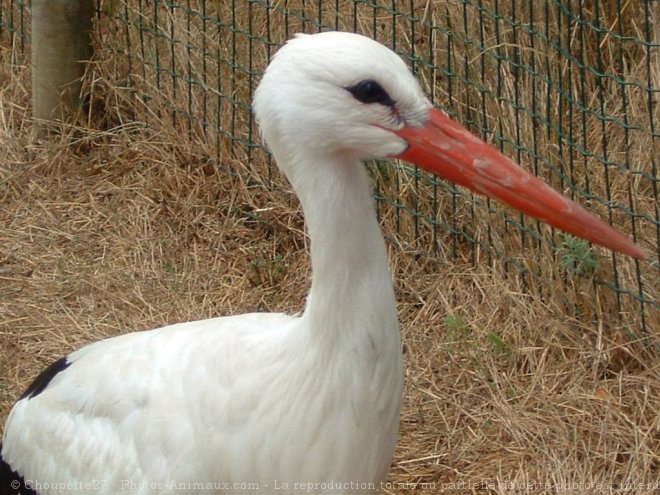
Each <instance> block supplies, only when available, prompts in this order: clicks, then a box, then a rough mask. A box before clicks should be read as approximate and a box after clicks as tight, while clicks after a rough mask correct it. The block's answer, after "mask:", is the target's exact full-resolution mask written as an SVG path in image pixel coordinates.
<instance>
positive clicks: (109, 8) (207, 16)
mask: <svg viewBox="0 0 660 495" xmlns="http://www.w3.org/2000/svg"><path fill="white" fill-rule="evenodd" d="M1 1H2V3H1V6H2V7H1V9H0V41H1V46H2V56H3V57H11V60H12V63H14V64H16V66H20V65H25V64H29V60H30V58H29V57H30V37H29V32H30V28H29V21H30V13H29V12H30V2H29V1H27V0H1ZM659 23H660V2H658V1H653V0H638V1H637V0H635V1H631V0H562V1H559V0H542V1H531V0H528V1H523V0H442V1H441V0H406V1H403V0H391V1H388V2H386V1H382V0H380V1H367V0H353V1H347V0H289V1H287V0H280V1H277V0H271V1H268V0H242V1H236V0H233V1H229V0H207V1H202V0H187V1H173V0H160V1H158V0H98V1H97V2H96V15H95V23H94V25H95V30H94V34H93V38H94V41H93V43H94V51H95V55H94V63H92V64H91V65H90V69H89V71H88V77H87V82H86V86H85V90H86V91H87V92H88V94H90V95H91V96H90V101H92V102H93V103H92V104H91V105H90V106H89V108H88V109H87V112H88V113H87V115H86V117H87V121H86V123H87V124H90V125H95V126H102V127H105V128H107V129H115V130H118V129H121V128H122V126H124V125H127V124H129V123H135V122H139V123H141V124H143V125H144V126H145V127H148V128H149V129H150V130H153V131H155V132H166V130H167V129H169V130H171V129H175V130H176V132H177V133H178V139H179V140H181V142H186V143H190V145H191V146H190V149H191V153H194V154H196V156H197V159H199V157H200V156H202V155H203V156H202V159H203V161H206V162H208V163H212V164H213V165H214V166H216V167H219V168H220V169H222V170H223V171H225V172H227V173H243V174H245V173H248V174H249V175H250V180H255V181H257V182H259V183H264V184H266V185H268V186H270V187H274V188H276V187H285V186H282V184H281V182H279V181H280V179H279V178H278V176H277V174H276V173H275V172H274V165H273V164H272V163H271V161H270V158H269V156H268V154H267V152H266V150H264V149H263V147H262V146H261V145H260V144H259V140H258V136H257V134H256V129H255V126H254V122H253V117H252V114H251V112H250V102H251V95H252V92H253V90H254V89H255V87H256V85H257V84H258V81H259V78H260V75H261V73H262V72H263V70H264V68H265V67H266V64H267V61H268V59H269V57H270V56H271V55H272V54H273V53H274V52H275V51H276V50H277V48H278V47H279V46H280V45H281V44H282V43H284V41H285V40H286V39H287V38H289V37H290V36H292V35H293V34H294V33H298V32H306V33H312V32H317V31H324V30H333V29H341V30H348V31H355V32H359V33H362V34H365V35H367V36H370V37H372V38H375V39H377V40H378V41H380V42H382V43H384V44H386V45H388V46H390V47H391V48H393V49H394V50H396V51H397V52H398V53H399V54H401V56H402V57H403V58H404V59H405V60H406V61H407V62H408V63H409V65H410V66H411V68H412V69H413V71H414V72H415V73H416V74H417V76H418V77H419V79H420V81H421V82H422V85H423V86H424V88H425V90H426V91H427V92H428V93H429V94H430V95H431V97H432V99H433V101H434V103H435V104H436V105H438V106H440V107H442V108H443V109H444V110H446V111H447V112H448V113H449V114H451V115H452V116H454V117H455V118H456V119H458V120H459V121H460V122H462V123H464V124H465V125H467V126H468V127H470V128H471V129H472V130H473V131H474V132H475V133H476V134H478V135H480V136H482V137H484V138H485V139H487V140H488V141H489V142H491V143H492V144H493V145H494V146H496V147H498V148H499V149H501V150H502V151H503V152H504V153H506V154H507V155H509V156H511V157H512V158H514V159H515V160H516V161H518V162H519V163H520V164H521V165H522V166H524V167H526V168H528V169H530V170H532V171H534V172H535V173H536V174H538V175H541V176H543V177H544V179H545V180H547V181H548V182H550V183H551V184H552V185H553V186H554V187H556V188H558V189H560V190H563V191H564V192H565V193H566V194H568V195H570V196H572V197H573V198H576V199H577V200H578V201H579V202H581V203H583V204H585V205H586V206H587V207H588V208H589V209H591V210H592V211H595V212H596V213H597V214H599V215H601V216H602V217H604V218H606V219H607V220H609V221H610V222H611V223H613V224H614V225H616V226H617V227H618V228H620V229H622V230H623V231H625V232H627V233H629V234H630V235H631V236H632V237H633V238H634V239H635V240H636V241H637V242H638V243H639V244H640V245H641V246H642V247H644V249H646V250H647V251H648V252H649V253H650V255H651V262H637V261H633V260H629V259H626V258H624V257H621V256H618V255H614V254H612V253H609V252H605V251H602V250H596V251H595V252H594V251H591V250H590V249H589V247H588V246H586V245H585V244H583V243H581V242H578V241H576V240H575V239H572V238H570V237H568V236H563V235H561V234H560V233H557V232H554V231H552V230H551V229H549V228H547V227H545V226H542V225H540V224H539V223H537V222H536V221H533V220H530V219H528V218H524V217H522V216H521V215H519V214H517V213H513V212H512V211H511V210H508V209H506V208H502V207H500V205H497V204H495V203H491V202H489V201H486V200H483V199H481V198H479V197H475V196H473V195H471V194H469V193H467V192H466V191H464V190H462V189H459V188H455V187H454V186H452V185H450V184H447V183H445V182H442V181H438V180H436V179H434V178H431V177H429V176H427V175H426V174H423V173H420V172H419V171H417V170H416V169H414V168H411V167H408V166H406V165H403V164H402V165H401V166H399V167H397V168H391V167H385V166H383V164H382V163H373V164H370V170H371V172H372V174H373V176H374V180H375V184H376V199H377V204H378V212H379V215H380V218H381V221H382V223H383V225H384V229H385V231H386V235H387V236H388V238H389V239H390V240H391V241H392V242H393V243H394V244H395V245H396V246H397V248H399V249H401V250H404V251H408V252H411V253H414V254H415V255H424V256H427V255H430V256H435V257H437V258H438V259H439V260H440V261H442V260H444V259H451V260H452V262H453V263H461V262H463V263H474V264H476V263H485V264H486V263H488V264H491V265H498V268H499V265H501V269H503V270H506V271H507V273H509V274H511V276H516V277H521V279H522V281H523V283H524V286H525V287H526V289H527V290H530V291H534V292H537V293H540V294H541V295H542V297H546V298H552V299H553V300H554V301H555V302H556V301H559V303H560V304H562V305H563V306H565V308H566V309H567V311H569V312H570V313H571V314H575V315H578V316H580V317H581V318H583V319H586V320H587V321H588V320H589V319H591V320H596V319H598V318H599V317H600V316H602V315H603V314H607V316H608V317H607V321H610V322H611V324H612V325H617V326H619V327H621V328H625V329H627V330H629V331H630V333H631V334H632V335H634V336H637V337H639V338H643V339H648V338H649V336H651V335H653V334H656V335H657V330H658V325H659V324H660V322H659V314H660V306H659V304H658V291H659V285H660V284H659V283H658V281H659V280H658V249H659V248H658V246H659V244H660V242H659V241H660V221H659V215H658V179H659V177H658V170H657V166H658V161H659V160H660V153H658V151H659V150H660V147H659V144H658V143H659V140H660V119H659V116H660V104H659V102H658V98H659V95H658V93H659V92H660V27H659ZM95 92H96V93H99V94H102V96H95ZM94 102H95V103H94ZM99 102H100V103H99ZM184 159H185V158H184ZM236 163H242V164H246V163H250V164H251V165H250V168H249V169H246V168H244V167H243V168H240V167H236V166H235V164H236ZM246 170H247V172H246ZM653 340H654V339H653ZM656 342H657V341H656Z"/></svg>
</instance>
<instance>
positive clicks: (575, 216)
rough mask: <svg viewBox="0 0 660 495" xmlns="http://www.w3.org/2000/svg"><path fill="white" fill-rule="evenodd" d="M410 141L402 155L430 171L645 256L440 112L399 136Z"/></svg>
mask: <svg viewBox="0 0 660 495" xmlns="http://www.w3.org/2000/svg"><path fill="white" fill-rule="evenodd" d="M396 134H397V135H399V136H400V137H401V138H403V139H405V140H406V142H407V143H408V148H407V149H406V150H405V151H404V152H403V153H401V154H400V155H398V156H397V158H401V159H403V160H406V161H409V162H412V163H414V164H415V165H419V166H420V167H422V168H424V169H426V170H428V171H429V172H431V173H433V174H435V175H437V176H439V177H442V178H443V179H447V180H449V181H451V182H455V183H456V184H460V185H462V186H465V187H468V188H470V189H472V190H473V191H476V192H479V193H481V194H484V195H486V196H488V197H490V198H493V199H498V200H500V201H503V202H504V203H507V204H509V205H511V206H513V207H514V208H516V209H518V210H520V211H522V212H524V213H527V214H529V215H531V216H533V217H536V218H539V219H540V220H543V221H544V222H546V223H548V224H550V225H552V226H554V227H557V228H559V229H561V230H564V231H566V232H569V233H571V234H573V235H576V236H578V237H581V238H583V239H586V240H588V241H591V242H593V243H595V244H600V245H601V246H604V247H606V248H609V249H612V250H613V251H618V252H620V253H623V254H627V255H629V256H632V257H633V258H639V259H642V260H644V259H646V258H647V256H646V253H645V252H644V251H642V249H640V248H639V247H637V246H636V245H635V244H634V243H633V242H632V241H631V240H630V239H628V238H627V237H626V236H624V235H623V234H621V233H620V232H618V231H616V230H615V229H614V228H612V227H611V226H609V225H608V224H607V223H605V222H603V221H602V220H600V219H598V218H596V217H595V216H594V215H592V214H591V213H589V212H588V211H587V210H585V209H584V208H582V207H581V206H579V205H578V204H576V203H574V202H573V201H571V200H570V199H569V198H567V197H565V196H563V195H561V194H560V193H558V192H557V191H555V190H554V189H552V188H551V187H550V186H548V185H547V184H546V183H544V182H543V181H541V180H539V179H538V178H536V177H535V176H534V175H532V174H530V173H528V172H527V171H525V170H524V169H523V168H521V167H519V166H518V165H516V164H515V163H514V162H513V161H511V160H510V159H509V158H507V157H505V156H504V155H502V154H501V153H500V152H498V151H497V150H496V149H495V148H493V147H491V146H489V145H488V144H486V143H485V142H484V141H482V140H481V139H479V138H478V137H476V136H475V135H473V134H472V133H470V132H469V131H468V130H466V129H464V128H463V127H461V126H460V125H459V124H457V123H456V122H454V121H453V120H451V119H450V118H449V117H447V116H446V115H444V114H443V113H442V112H441V111H440V110H437V109H435V108H433V109H431V110H430V111H429V120H428V122H427V123H426V125H425V126H424V127H404V128H403V129H401V130H400V131H398V132H396Z"/></svg>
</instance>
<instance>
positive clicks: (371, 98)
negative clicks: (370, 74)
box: [346, 79, 394, 107]
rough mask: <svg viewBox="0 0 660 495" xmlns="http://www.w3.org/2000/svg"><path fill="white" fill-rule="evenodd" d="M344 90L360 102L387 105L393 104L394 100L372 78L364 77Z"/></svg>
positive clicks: (391, 105)
mask: <svg viewBox="0 0 660 495" xmlns="http://www.w3.org/2000/svg"><path fill="white" fill-rule="evenodd" d="M346 90H347V91H348V92H349V93H351V94H352V95H353V97H354V98H355V99H356V100H358V101H359V102H362V103H380V104H381V105H385V106H387V107H393V106H394V100H393V99H392V98H390V95H388V94H387V91H385V90H384V89H383V87H382V86H381V85H380V84H378V83H377V82H376V81H374V80H373V79H365V80H364V81H360V82H359V83H357V84H355V85H353V86H349V87H348V88H346Z"/></svg>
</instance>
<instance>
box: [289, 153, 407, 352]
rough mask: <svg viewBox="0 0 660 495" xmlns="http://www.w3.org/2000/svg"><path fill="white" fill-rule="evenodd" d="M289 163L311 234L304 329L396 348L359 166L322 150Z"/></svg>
mask: <svg viewBox="0 0 660 495" xmlns="http://www.w3.org/2000/svg"><path fill="white" fill-rule="evenodd" d="M299 159H300V158H299ZM296 165H298V166H297V167H296V168H295V169H294V170H292V171H291V173H289V174H288V175H289V180H290V181H291V183H292V185H293V187H294V189H295V190H296V192H297V194H298V197H299V198H300V201H301V203H302V207H303V212H304V214H305V219H306V224H307V229H308V231H309V236H310V239H311V258H312V287H311V290H310V294H309V298H308V301H307V306H306V309H305V312H304V315H303V321H304V322H306V323H307V324H306V325H304V327H306V328H305V331H306V332H309V333H310V337H311V338H313V339H315V340H316V339H319V340H320V341H321V342H323V344H324V347H326V348H328V349H331V348H333V347H335V345H336V344H340V343H341V344H348V345H349V346H354V345H355V342H356V341H358V342H361V343H364V342H365V341H368V342H369V345H372V346H373V345H375V346H378V347H379V348H380V349H379V350H380V351H383V350H384V349H383V347H382V346H385V347H386V348H389V349H388V350H391V351H394V352H399V349H398V346H399V335H398V323H397V317H396V306H395V300H394V291H393V288H392V281H391V277H390V273H389V267H388V262H387V253H386V250H385V244H384V241H383V238H382V235H381V232H380V229H379V226H378V222H377V219H376V212H375V209H374V205H373V199H372V196H371V186H370V183H369V177H368V174H367V170H366V168H365V166H364V165H363V164H362V163H360V162H359V161H358V160H345V161H344V160H342V159H339V158H334V159H331V158H327V157H326V158H325V159H321V160H320V159H319V157H315V158H314V159H313V160H309V161H306V163H302V164H296ZM295 172H298V173H297V174H296V173H295ZM372 340H374V341H376V343H375V344H372V342H371V341H372ZM392 347H395V348H396V349H392Z"/></svg>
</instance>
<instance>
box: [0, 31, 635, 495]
mask: <svg viewBox="0 0 660 495" xmlns="http://www.w3.org/2000/svg"><path fill="white" fill-rule="evenodd" d="M254 109H255V113H256V116H257V119H258V121H259V124H260V128H261V130H262V134H263V137H264V140H265V141H266V143H267V144H268V146H269V147H270V149H271V150H272V152H273V155H274V156H275V158H276V161H277V163H278V164H279V166H280V167H281V169H282V170H283V172H284V173H285V174H286V176H287V177H288V179H289V180H290V182H291V184H292V186H293V188H294V190H295V191H296V193H297V194H298V196H299V198H300V201H301V204H302V207H303V211H304V213H305V218H306V224H307V228H308V231H309V235H310V238H311V259H312V271H313V279H312V286H311V291H310V294H309V297H308V300H307V305H306V308H305V310H304V312H303V314H302V315H300V316H288V315H284V314H261V313H260V314H246V315H241V316H234V317H225V318H215V319H210V320H203V321H197V322H191V323H183V324H179V325H173V326H169V327H165V328H161V329H157V330H152V331H148V332H140V333H133V334H128V335H123V336H120V337H116V338H112V339H108V340H104V341H100V342H97V343H94V344H92V345H89V346H87V347H84V348H83V349H81V350H79V351H77V352H74V353H73V354H71V355H70V356H68V357H67V358H66V360H65V361H61V362H60V363H59V367H58V368H53V369H51V370H50V371H49V372H46V373H45V375H44V376H43V377H41V378H40V379H39V380H40V381H39V380H38V383H39V384H40V386H36V387H35V386H33V387H32V389H30V390H28V392H29V393H26V395H25V396H24V397H23V398H21V399H20V400H19V401H18V402H17V403H16V405H15V406H14V408H13V409H12V411H11V413H10V415H9V418H8V420H7V424H6V428H5V433H4V437H3V446H2V459H1V460H2V464H1V465H0V470H2V469H3V468H4V472H3V473H2V474H1V477H0V480H2V481H1V483H6V484H8V483H9V482H14V483H16V482H20V483H21V484H23V485H24V484H25V482H26V481H27V480H30V481H31V483H32V487H33V488H34V492H31V491H29V490H26V489H25V488H22V490H23V492H22V493H35V492H36V493H40V494H44V495H45V494H50V493H62V490H61V488H62V486H63V485H61V483H65V484H66V483H68V484H69V485H66V486H67V488H68V489H67V490H64V491H65V492H66V491H68V492H72V493H73V492H76V493H78V492H80V491H81V488H83V485H82V484H83V483H90V484H91V485H89V486H91V487H92V488H91V489H90V490H88V491H90V492H91V491H93V492H94V493H97V494H112V493H118V492H120V491H123V490H131V492H132V493H137V494H147V493H178V494H180V493H193V492H194V493H199V491H200V489H203V490H206V493H225V494H227V493H243V492H245V491H246V489H250V490H254V489H255V488H259V490H260V493H278V494H285V493H300V492H301V491H305V490H307V489H310V488H311V489H312V491H313V492H314V493H333V494H341V493H354V494H361V493H370V492H372V491H379V488H380V482H381V481H382V480H384V479H385V477H386V475H387V471H388V469H389V465H390V462H391V459H392V455H393V452H394V448H395V443H396V438H397V432H398V421H399V409H400V399H401V392H402V388H403V372H402V363H401V350H400V340H399V330H398V323H397V317H396V310H395V301H394V293H393V289H392V284H391V280H390V274H389V271H388V266H387V257H386V251H385V246H384V243H383V240H382V237H381V234H380V232H379V228H378V223H377V220H376V216H375V212H374V208H373V205H372V199H371V189H370V184H369V178H368V175H367V172H366V169H365V168H364V167H363V165H362V164H361V161H362V160H364V159H367V158H371V157H374V156H401V157H403V158H406V159H409V160H412V161H415V162H417V163H419V164H420V165H422V166H425V167H427V168H429V169H431V170H432V171H434V172H435V173H439V174H440V175H443V176H446V177H448V178H450V179H452V180H457V181H459V182H460V183H463V184H466V185H469V186H470V187H473V188H475V189H477V190H479V191H482V192H485V193H487V194H489V195H492V196H494V197H500V198H501V199H504V200H505V201H507V202H510V203H512V204H514V205H516V206H518V207H521V208H524V209H528V210H529V211H531V212H532V213H534V214H536V215H537V216H540V217H541V218H543V219H544V220H546V221H549V222H551V223H553V224H555V225H558V226H560V227H564V228H566V222H564V219H565V218H568V220H567V222H569V223H573V224H574V226H573V232H575V233H577V234H578V235H583V236H584V237H586V238H588V239H590V240H593V241H595V242H601V243H603V244H605V245H608V246H610V247H612V248H613V249H618V250H622V251H624V252H627V253H628V254H631V255H633V256H638V257H642V256H643V253H642V252H641V251H640V250H639V249H638V248H636V247H635V246H634V245H633V244H632V243H631V242H630V241H628V240H627V239H625V238H624V237H623V236H621V235H620V234H617V233H615V232H614V231H613V230H612V229H610V228H609V227H608V226H606V225H605V224H603V223H602V222H600V221H598V220H595V219H592V218H591V217H587V216H586V215H587V214H586V213H585V212H584V210H582V209H581V208H579V207H578V206H577V205H574V204H572V203H569V202H568V200H565V199H563V198H562V197H561V196H559V195H558V194H556V193H554V192H548V189H549V188H547V186H543V185H540V184H542V183H540V182H539V181H538V180H536V179H534V178H530V177H531V176H529V175H528V174H526V173H524V172H519V170H520V169H517V168H516V169H513V168H512V167H515V166H514V165H513V164H511V162H510V161H509V160H508V159H505V158H504V157H502V156H501V155H499V154H498V153H497V152H495V151H494V150H492V149H491V148H489V147H487V145H485V144H484V143H482V142H481V141H479V140H478V139H477V138H475V137H474V136H472V135H470V134H467V133H466V132H465V131H463V130H462V129H460V128H459V127H458V126H457V125H456V124H453V123H450V121H449V119H447V118H446V117H445V116H444V115H442V114H441V113H440V112H437V111H436V110H432V108H431V105H430V103H429V102H428V100H427V99H426V97H425V96H424V95H423V94H422V92H421V90H420V88H419V86H418V84H417V82H416V81H415V79H414V78H413V77H412V75H411V74H410V72H409V71H408V70H407V69H406V67H405V65H404V63H403V62H402V61H401V60H400V59H399V57H398V56H396V55H395V54H394V53H393V52H391V51H390V50H388V49H387V48H385V47H383V46H382V45H380V44H378V43H376V42H374V41H372V40H369V39H367V38H364V37H361V36H358V35H354V34H348V33H324V34H318V35H311V36H301V37H297V38H296V39H294V40H292V41H290V42H289V43H288V44H287V45H285V47H284V48H282V49H281V51H280V52H279V53H278V55H277V56H276V57H275V59H274V61H273V62H272V63H271V65H270V66H269V68H268V69H267V71H266V74H265V76H264V78H263V80H262V83H261V84H260V86H259V88H258V90H257V92H256V95H255V101H254ZM461 167H462V168H461ZM459 169H460V171H459ZM457 174H459V175H460V177H459V176H458V175H457ZM463 176H465V177H463ZM518 183H520V184H519V185H518ZM517 187H518V188H519V189H520V191H518V190H517V189H516V188H517ZM523 191H524V192H523ZM530 191H533V192H534V194H530ZM550 191H551V190H550ZM537 196H538V197H537ZM546 196H547V197H546ZM554 210H559V212H554ZM553 212H554V213H553ZM562 222H564V223H562ZM580 229H583V230H580ZM569 230H570V229H569ZM71 483H78V484H79V485H78V486H75V487H74V486H72V485H71ZM300 483H305V485H300ZM12 486H14V485H12ZM14 487H15V486H14ZM2 490H9V489H7V488H5V486H3V485H0V491H2ZM82 491H85V490H84V489H83V490H82ZM2 493H3V494H4V493H15V492H11V491H7V492H5V491H2Z"/></svg>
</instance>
